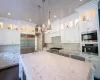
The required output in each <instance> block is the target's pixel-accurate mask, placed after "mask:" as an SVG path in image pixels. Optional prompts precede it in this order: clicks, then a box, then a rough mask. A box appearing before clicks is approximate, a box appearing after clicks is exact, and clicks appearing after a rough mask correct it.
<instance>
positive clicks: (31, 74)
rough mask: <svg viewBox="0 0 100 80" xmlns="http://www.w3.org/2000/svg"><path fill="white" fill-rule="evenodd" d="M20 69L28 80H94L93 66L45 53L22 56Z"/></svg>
mask: <svg viewBox="0 0 100 80" xmlns="http://www.w3.org/2000/svg"><path fill="white" fill-rule="evenodd" d="M21 68H22V69H21ZM20 69H21V70H23V71H24V72H25V74H26V79H27V80H93V74H92V71H93V67H92V64H90V63H88V62H84V61H79V60H75V59H72V58H68V57H64V56H60V55H56V54H52V53H49V52H45V51H41V52H33V53H29V54H22V55H21V56H20ZM22 73H23V72H22ZM22 73H21V74H22ZM22 79H23V78H22Z"/></svg>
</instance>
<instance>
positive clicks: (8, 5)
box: [0, 0, 91, 24]
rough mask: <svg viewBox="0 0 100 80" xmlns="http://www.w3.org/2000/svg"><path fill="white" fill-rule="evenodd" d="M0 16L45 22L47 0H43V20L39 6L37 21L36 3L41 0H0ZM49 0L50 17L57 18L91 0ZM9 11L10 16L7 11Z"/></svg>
mask: <svg viewBox="0 0 100 80" xmlns="http://www.w3.org/2000/svg"><path fill="white" fill-rule="evenodd" d="M0 1H1V2H0V17H5V18H10V19H15V20H24V21H29V19H32V22H34V23H36V24H39V23H45V22H46V21H47V18H48V0H46V2H45V20H43V14H42V13H43V12H42V11H43V10H42V8H41V20H40V21H41V22H40V21H39V10H38V7H37V6H38V5H41V6H42V5H43V4H42V0H0ZM50 1H51V5H50V7H51V18H52V21H53V20H55V19H54V17H53V16H54V15H56V16H57V18H63V17H65V16H68V15H70V14H72V13H74V9H75V8H78V7H79V6H81V5H83V4H85V3H86V2H89V1H91V0H83V1H80V0H50ZM8 12H10V13H11V16H8V15H7V13H8Z"/></svg>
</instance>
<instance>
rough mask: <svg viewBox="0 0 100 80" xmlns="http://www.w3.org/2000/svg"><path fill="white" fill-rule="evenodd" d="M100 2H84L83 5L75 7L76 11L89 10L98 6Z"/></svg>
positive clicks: (97, 0)
mask: <svg viewBox="0 0 100 80" xmlns="http://www.w3.org/2000/svg"><path fill="white" fill-rule="evenodd" d="M98 2H99V0H92V1H90V2H88V3H86V4H84V5H83V6H81V7H79V8H77V9H75V11H76V12H80V11H82V10H87V9H91V8H96V9H97V8H98Z"/></svg>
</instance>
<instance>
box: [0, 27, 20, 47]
mask: <svg viewBox="0 0 100 80" xmlns="http://www.w3.org/2000/svg"><path fill="white" fill-rule="evenodd" d="M0 37H1V38H0V44H1V45H11V44H20V32H19V31H14V30H7V29H1V30H0Z"/></svg>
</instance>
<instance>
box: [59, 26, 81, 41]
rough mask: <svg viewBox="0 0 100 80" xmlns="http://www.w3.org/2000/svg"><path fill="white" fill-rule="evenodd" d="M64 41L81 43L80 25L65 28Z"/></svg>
mask: <svg viewBox="0 0 100 80" xmlns="http://www.w3.org/2000/svg"><path fill="white" fill-rule="evenodd" d="M61 42H62V43H79V30H78V27H72V28H65V29H64V30H62V31H61Z"/></svg>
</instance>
